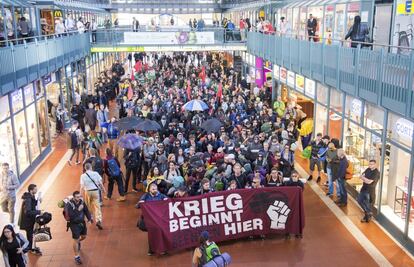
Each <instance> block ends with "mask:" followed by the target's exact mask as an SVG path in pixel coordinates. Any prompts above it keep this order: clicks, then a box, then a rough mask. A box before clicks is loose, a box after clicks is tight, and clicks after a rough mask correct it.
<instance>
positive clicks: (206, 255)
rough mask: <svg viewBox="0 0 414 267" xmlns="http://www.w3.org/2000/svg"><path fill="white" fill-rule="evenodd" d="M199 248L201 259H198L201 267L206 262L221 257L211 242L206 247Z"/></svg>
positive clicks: (214, 244)
mask: <svg viewBox="0 0 414 267" xmlns="http://www.w3.org/2000/svg"><path fill="white" fill-rule="evenodd" d="M199 248H200V251H201V258H200V263H201V266H204V264H206V263H207V262H209V261H211V260H212V259H214V258H215V257H217V256H220V255H221V253H220V250H219V247H218V246H217V245H216V243H214V242H212V243H211V244H210V245H209V246H207V247H205V246H200V247H199Z"/></svg>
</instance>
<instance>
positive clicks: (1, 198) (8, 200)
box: [0, 162, 20, 224]
mask: <svg viewBox="0 0 414 267" xmlns="http://www.w3.org/2000/svg"><path fill="white" fill-rule="evenodd" d="M0 177H1V184H0V205H1V208H2V210H3V212H6V213H8V214H9V216H10V223H12V224H13V223H14V217H15V207H14V206H15V204H16V190H17V189H18V188H19V186H20V182H19V179H18V178H17V176H16V174H14V173H13V171H11V170H10V169H9V164H8V163H7V162H5V163H3V164H2V172H1V174H0Z"/></svg>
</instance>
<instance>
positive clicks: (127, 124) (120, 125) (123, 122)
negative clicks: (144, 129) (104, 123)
mask: <svg viewBox="0 0 414 267" xmlns="http://www.w3.org/2000/svg"><path fill="white" fill-rule="evenodd" d="M140 122H142V119H140V118H138V117H136V116H133V117H125V118H122V119H120V120H119V121H116V122H114V124H113V125H114V127H115V128H117V129H118V130H126V131H128V130H133V129H135V127H137V125H138V124H139V123H140Z"/></svg>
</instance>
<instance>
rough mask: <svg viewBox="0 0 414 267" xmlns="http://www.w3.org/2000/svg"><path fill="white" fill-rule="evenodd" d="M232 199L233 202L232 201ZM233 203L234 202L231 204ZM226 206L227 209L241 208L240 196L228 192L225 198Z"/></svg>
mask: <svg viewBox="0 0 414 267" xmlns="http://www.w3.org/2000/svg"><path fill="white" fill-rule="evenodd" d="M233 200H234V202H232V201H233ZM233 203H234V204H233ZM226 207H227V208H228V209H229V210H237V209H242V208H243V201H242V197H241V196H240V195H239V194H230V195H228V196H227V198H226Z"/></svg>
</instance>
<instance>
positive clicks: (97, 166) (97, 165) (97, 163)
mask: <svg viewBox="0 0 414 267" xmlns="http://www.w3.org/2000/svg"><path fill="white" fill-rule="evenodd" d="M103 168H104V167H103V162H102V159H101V158H100V157H97V156H96V157H95V159H94V160H93V161H92V170H94V171H95V172H97V173H99V174H100V175H102V174H103Z"/></svg>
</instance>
